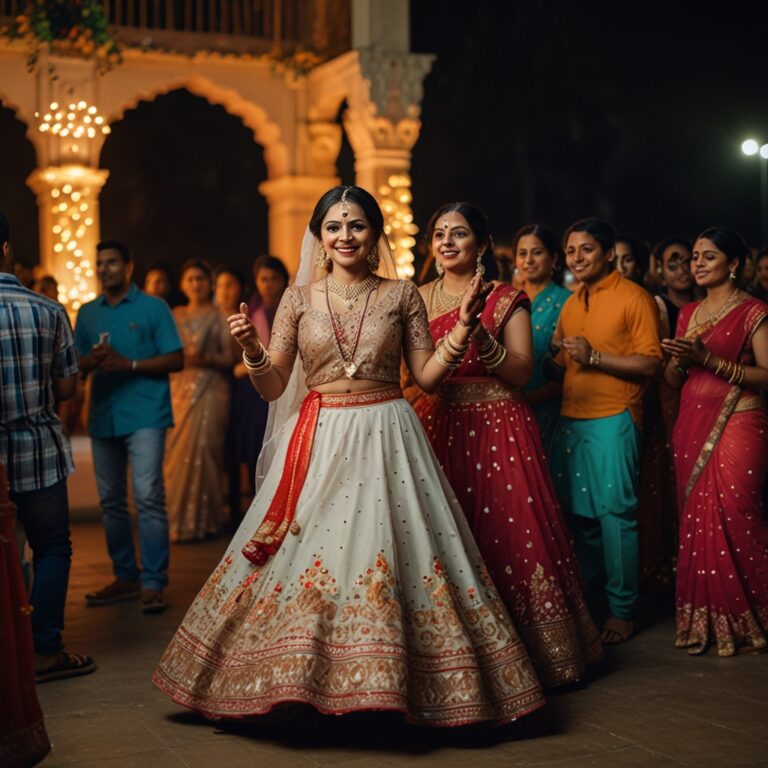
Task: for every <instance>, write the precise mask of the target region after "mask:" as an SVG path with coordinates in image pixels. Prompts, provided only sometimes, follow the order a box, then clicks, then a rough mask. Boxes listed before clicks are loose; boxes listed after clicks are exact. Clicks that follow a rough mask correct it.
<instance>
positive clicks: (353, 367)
mask: <svg viewBox="0 0 768 768" xmlns="http://www.w3.org/2000/svg"><path fill="white" fill-rule="evenodd" d="M329 278H330V275H327V276H326V278H325V280H326V286H325V287H326V290H325V303H326V305H327V306H328V314H329V315H330V317H331V328H332V329H333V338H334V339H335V340H336V349H337V350H338V351H339V356H340V357H341V364H342V367H343V368H344V373H345V374H346V376H347V378H348V379H354V378H355V373H357V363H356V362H355V353H356V352H357V345H358V344H359V343H360V334H361V333H362V332H363V321H364V320H365V312H366V310H367V309H368V302H369V301H370V300H371V294H372V293H373V292H374V290H376V287H377V285H378V280H376V279H374V280H373V283H371V282H370V281H369V283H368V285H369V286H370V287H369V289H368V294H367V295H366V297H365V304H363V311H362V312H361V313H360V320H359V322H358V324H357V333H356V334H355V338H354V339H353V340H352V350H351V351H350V353H349V355H347V350H346V349H344V343H343V337H344V334H343V331H342V329H341V328H340V327H339V325H338V324H337V322H336V315H335V314H334V312H333V309H332V308H331V294H330V291H329V290H328V289H329V286H328V279H329ZM363 282H365V281H363ZM357 285H361V283H357ZM339 322H341V321H340V320H339Z"/></svg>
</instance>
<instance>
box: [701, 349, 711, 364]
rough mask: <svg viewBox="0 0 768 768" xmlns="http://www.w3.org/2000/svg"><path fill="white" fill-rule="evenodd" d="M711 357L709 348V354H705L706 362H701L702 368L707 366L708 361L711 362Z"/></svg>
mask: <svg viewBox="0 0 768 768" xmlns="http://www.w3.org/2000/svg"><path fill="white" fill-rule="evenodd" d="M711 357H712V353H711V352H710V351H709V350H707V354H706V355H704V362H703V363H702V364H701V367H702V368H706V367H707V363H708V362H709V359H710V358H711Z"/></svg>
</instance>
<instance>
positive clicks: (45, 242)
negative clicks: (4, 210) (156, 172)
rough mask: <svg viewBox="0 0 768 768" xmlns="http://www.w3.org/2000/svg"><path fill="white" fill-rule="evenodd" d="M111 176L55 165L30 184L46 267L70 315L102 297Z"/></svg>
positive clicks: (36, 173) (80, 167)
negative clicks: (100, 257) (102, 242)
mask: <svg viewBox="0 0 768 768" xmlns="http://www.w3.org/2000/svg"><path fill="white" fill-rule="evenodd" d="M108 175H109V172H108V171H105V170H100V169H96V168H88V167H86V166H83V165H53V166H49V167H47V168H42V169H38V170H36V171H34V172H33V173H32V174H31V175H30V177H29V178H28V179H27V184H28V185H29V186H30V188H31V189H32V190H33V192H35V194H36V195H37V205H38V209H39V212H40V262H41V266H42V268H43V270H44V271H45V272H46V273H47V274H51V275H53V276H54V277H55V278H56V281H57V282H58V283H59V300H60V301H61V302H62V303H63V304H64V305H65V306H66V308H67V311H68V312H69V313H70V314H72V313H74V312H77V310H78V309H79V308H80V306H81V305H82V304H83V303H84V302H86V301H90V300H91V299H94V298H95V297H96V294H97V290H98V286H97V281H96V270H95V266H96V265H95V256H96V244H97V243H98V242H99V193H100V192H101V188H102V187H103V186H104V182H106V180H107V176H108Z"/></svg>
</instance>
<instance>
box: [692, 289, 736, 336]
mask: <svg viewBox="0 0 768 768" xmlns="http://www.w3.org/2000/svg"><path fill="white" fill-rule="evenodd" d="M740 294H741V291H740V290H739V289H738V288H736V289H735V290H734V291H733V293H732V294H731V295H730V296H729V297H728V298H727V299H726V300H725V302H724V303H723V305H722V306H721V307H720V309H718V310H717V312H715V313H714V314H712V313H711V312H710V311H709V307H707V319H706V320H705V321H704V322H703V323H697V325H708V326H709V327H710V328H711V327H712V326H713V325H715V324H716V323H717V322H718V320H720V318H721V317H722V316H723V315H724V314H725V312H726V310H727V309H729V308H730V307H731V305H732V304H733V303H734V302H735V301H736V299H737V298H738V297H739V295H740ZM708 299H709V297H707V298H706V299H704V301H702V302H701V304H699V309H702V308H703V307H704V305H705V304H706V303H707V301H708ZM696 314H697V315H698V314H699V313H698V310H697V311H696Z"/></svg>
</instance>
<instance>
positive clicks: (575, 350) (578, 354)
mask: <svg viewBox="0 0 768 768" xmlns="http://www.w3.org/2000/svg"><path fill="white" fill-rule="evenodd" d="M561 344H562V347H563V349H564V350H565V351H566V352H567V353H568V354H569V355H570V356H571V357H572V358H573V359H574V360H575V361H576V362H577V363H579V365H589V359H590V357H591V356H592V345H591V344H590V343H589V342H588V341H587V340H586V339H585V338H584V337H583V336H566V337H565V338H564V339H563V340H562V342H561Z"/></svg>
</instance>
